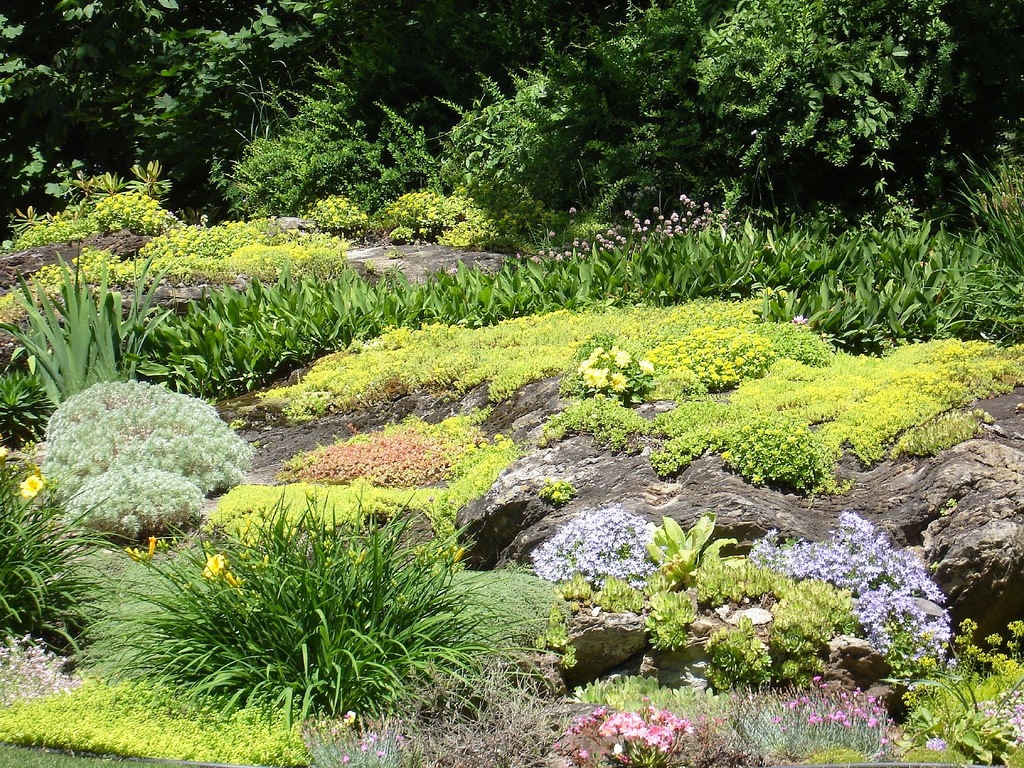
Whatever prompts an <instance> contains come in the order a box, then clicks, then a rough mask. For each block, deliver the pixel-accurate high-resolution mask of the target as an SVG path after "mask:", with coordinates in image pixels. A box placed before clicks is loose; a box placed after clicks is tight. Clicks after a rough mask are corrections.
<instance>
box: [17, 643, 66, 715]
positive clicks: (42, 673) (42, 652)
mask: <svg viewBox="0 0 1024 768" xmlns="http://www.w3.org/2000/svg"><path fill="white" fill-rule="evenodd" d="M63 667H64V662H63V661H62V660H61V659H60V658H58V657H57V656H54V655H53V654H52V653H50V652H49V651H47V650H46V649H44V648H43V647H41V646H39V645H37V644H36V642H35V641H34V640H33V639H32V638H31V637H28V636H26V637H23V638H22V639H20V640H11V641H9V642H8V643H7V644H6V645H0V707H9V706H11V705H12V704H14V703H15V702H17V701H26V700H28V699H38V698H42V697H44V696H52V695H53V694H55V693H66V692H68V691H73V690H74V689H75V688H77V687H78V686H79V685H81V682H82V681H81V680H78V679H76V678H73V677H70V676H68V675H66V674H64V670H63Z"/></svg>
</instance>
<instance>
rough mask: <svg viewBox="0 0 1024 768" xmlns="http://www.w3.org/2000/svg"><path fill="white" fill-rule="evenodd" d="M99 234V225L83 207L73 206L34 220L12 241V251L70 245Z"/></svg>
mask: <svg viewBox="0 0 1024 768" xmlns="http://www.w3.org/2000/svg"><path fill="white" fill-rule="evenodd" d="M99 233H100V226H99V223H98V222H97V221H96V219H94V218H93V217H92V216H91V215H89V211H88V209H87V208H85V207H79V206H73V207H71V208H68V209H67V210H65V211H61V212H60V213H55V214H53V215H52V216H50V215H47V216H45V217H43V218H39V219H35V220H34V221H33V222H32V223H31V224H29V225H28V226H27V227H25V228H24V229H23V231H22V232H21V233H20V234H19V235H18V237H17V238H15V240H14V244H13V246H12V247H13V250H15V251H20V250H23V249H25V248H35V247H36V246H40V245H52V244H54V243H71V242H76V241H79V240H84V239H85V238H87V237H92V236H93V235H98V234H99Z"/></svg>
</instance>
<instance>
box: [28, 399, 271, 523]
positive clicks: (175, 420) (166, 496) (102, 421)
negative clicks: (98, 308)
mask: <svg viewBox="0 0 1024 768" xmlns="http://www.w3.org/2000/svg"><path fill="white" fill-rule="evenodd" d="M46 440H47V453H46V459H45V461H44V463H43V472H44V474H45V475H46V476H47V477H49V478H51V479H53V480H54V481H55V482H56V484H57V492H58V493H59V495H60V498H61V499H62V501H63V502H64V503H65V504H66V505H67V506H68V508H69V512H70V513H71V514H72V515H75V513H76V512H77V513H79V514H81V513H84V514H85V515H86V517H85V518H84V520H83V522H84V523H85V524H86V525H89V526H91V527H95V528H97V529H99V530H103V531H106V532H109V533H121V534H123V535H127V536H137V535H139V533H140V532H142V531H146V532H149V533H154V532H156V531H158V530H164V529H167V528H172V527H178V526H180V525H182V524H184V523H185V522H187V521H188V519H189V518H191V517H193V516H194V515H195V514H196V513H197V511H198V507H199V504H200V503H201V500H202V497H203V496H204V495H205V494H207V493H210V492H211V491H219V490H226V489H228V488H230V487H232V486H234V485H237V484H238V483H240V482H241V481H242V480H243V478H244V477H245V473H246V471H247V470H248V468H249V466H250V464H251V462H252V454H253V451H252V448H251V447H250V446H249V445H248V444H247V443H246V442H245V441H243V440H242V439H241V438H239V437H238V435H236V434H235V433H234V432H233V431H232V430H231V429H230V428H229V427H228V425H227V424H225V423H224V422H223V421H222V420H221V418H220V416H218V414H217V411H216V410H215V409H214V408H213V406H211V405H210V404H209V403H206V402H204V401H202V400H198V399H196V398H194V397H189V396H188V395H182V394H178V393H175V392H171V391H170V390H168V389H166V388H165V387H162V386H157V385H152V384H145V383H142V382H137V381H128V382H107V383H102V384H95V385H93V386H92V387H89V388H88V389H87V390H85V391H84V392H81V393H80V394H78V395H75V396H74V397H71V398H68V400H66V401H65V402H64V403H63V404H62V405H61V406H60V407H59V408H58V409H57V411H56V412H55V413H54V415H53V417H52V418H51V419H50V423H49V425H48V426H47V429H46Z"/></svg>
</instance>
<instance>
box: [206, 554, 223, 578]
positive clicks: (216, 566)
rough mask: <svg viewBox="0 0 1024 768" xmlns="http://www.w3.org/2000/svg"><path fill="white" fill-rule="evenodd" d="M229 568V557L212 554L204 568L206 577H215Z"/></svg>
mask: <svg viewBox="0 0 1024 768" xmlns="http://www.w3.org/2000/svg"><path fill="white" fill-rule="evenodd" d="M227 569H228V559H227V558H226V557H224V555H210V556H209V557H207V558H206V567H205V568H204V569H203V578H204V579H215V578H217V577H218V576H220V575H221V574H222V573H224V572H225V571H226V570H227Z"/></svg>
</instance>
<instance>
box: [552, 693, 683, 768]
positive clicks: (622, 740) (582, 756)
mask: <svg viewBox="0 0 1024 768" xmlns="http://www.w3.org/2000/svg"><path fill="white" fill-rule="evenodd" d="M693 733H694V726H693V724H692V723H691V722H690V721H689V720H685V719H683V718H680V717H677V716H676V715H674V714H672V713H671V712H669V711H668V710H664V709H662V710H659V709H656V708H655V707H648V708H647V709H646V710H644V711H643V712H615V711H612V710H608V709H607V708H605V707H598V708H597V709H595V710H594V711H593V712H591V713H590V714H589V715H586V716H584V717H581V718H579V719H577V720H576V721H575V722H574V723H573V724H572V726H570V728H569V730H568V731H567V732H566V735H565V736H564V737H563V738H562V740H561V741H560V742H559V744H558V749H559V751H560V752H561V753H562V754H563V755H565V757H566V765H567V766H571V767H573V768H594V767H595V766H599V765H607V764H611V765H624V766H625V765H628V766H635V767H637V768H662V767H663V766H666V765H668V764H669V758H670V756H671V755H673V754H675V753H676V752H677V751H678V750H679V748H680V747H681V746H682V745H681V741H680V737H681V736H688V735H692V734H693Z"/></svg>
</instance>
